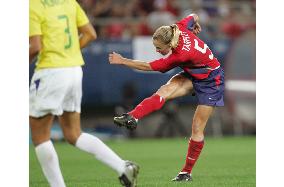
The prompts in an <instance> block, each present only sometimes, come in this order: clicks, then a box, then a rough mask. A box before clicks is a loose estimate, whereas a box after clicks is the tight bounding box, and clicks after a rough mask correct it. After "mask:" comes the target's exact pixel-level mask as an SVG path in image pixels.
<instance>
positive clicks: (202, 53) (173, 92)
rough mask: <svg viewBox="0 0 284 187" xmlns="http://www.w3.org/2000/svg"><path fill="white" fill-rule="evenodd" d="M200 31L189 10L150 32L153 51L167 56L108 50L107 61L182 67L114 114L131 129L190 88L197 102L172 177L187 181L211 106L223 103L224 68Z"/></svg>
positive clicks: (151, 68) (163, 68) (137, 66)
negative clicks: (136, 56)
mask: <svg viewBox="0 0 284 187" xmlns="http://www.w3.org/2000/svg"><path fill="white" fill-rule="evenodd" d="M200 32H201V27H200V25H199V23H198V16H197V15H196V14H191V15H189V16H187V17H186V18H184V19H182V20H180V21H179V22H177V23H176V24H173V25H171V26H162V27H160V28H158V29H157V30H156V31H155V33H154V35H153V44H154V46H155V47H156V51H157V52H159V53H161V54H162V55H167V54H168V53H170V52H171V54H169V56H167V57H165V58H161V59H158V60H155V61H152V62H149V63H147V62H143V61H139V60H132V59H127V58H123V57H122V56H121V55H119V54H117V53H111V54H109V62H110V64H122V65H125V66H128V67H130V68H133V69H138V70H143V71H160V72H162V73H163V72H166V71H168V70H170V69H173V68H175V67H180V68H182V69H183V71H182V72H181V73H179V74H177V75H174V76H173V77H172V78H171V79H170V80H169V81H168V82H167V84H165V85H163V86H161V87H160V89H158V91H157V92H156V93H154V94H153V95H152V96H150V97H148V98H146V99H144V100H143V101H142V102H141V103H140V104H139V105H137V106H136V107H135V108H134V109H133V110H132V111H130V112H128V113H127V114H123V115H122V116H119V117H115V118H114V122H115V123H116V124H117V125H118V126H125V127H126V128H128V129H132V130H133V129H135V128H136V127H137V123H138V120H139V119H141V118H143V117H144V116H146V115H148V114H150V113H151V112H153V111H156V110H159V109H161V107H162V106H163V105H164V103H165V102H166V101H168V100H171V99H175V98H177V97H181V96H184V95H186V94H188V93H190V92H191V91H194V92H195V94H196V96H197V99H198V106H197V108H196V111H195V114H194V116H193V120H192V134H191V137H190V139H189V144H188V150H187V155H186V160H185V165H184V167H183V168H182V170H181V171H180V172H179V174H178V175H177V176H176V177H175V178H174V179H173V181H191V180H192V176H191V171H192V168H193V166H194V164H195V162H196V161H197V159H198V157H199V155H200V153H201V151H202V148H203V146H204V129H205V126H206V123H207V120H208V119H209V117H210V115H211V113H212V111H213V109H214V107H215V106H224V102H223V95H224V72H223V70H222V68H221V67H220V63H219V62H218V60H217V59H216V58H215V57H214V55H213V54H212V52H211V51H210V49H209V48H208V46H207V45H206V44H205V43H204V42H203V41H202V40H200V39H199V38H198V37H197V36H196V34H198V33H200Z"/></svg>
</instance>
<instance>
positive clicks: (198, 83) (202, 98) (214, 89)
mask: <svg viewBox="0 0 284 187" xmlns="http://www.w3.org/2000/svg"><path fill="white" fill-rule="evenodd" d="M179 74H180V75H183V76H185V77H187V78H189V79H190V80H191V81H192V84H193V89H194V91H195V94H196V97H197V100H198V104H199V105H209V106H224V89H225V81H224V70H223V69H222V68H221V67H220V68H218V69H216V70H213V71H212V72H210V74H209V76H208V77H207V78H206V79H202V80H198V79H195V78H194V77H192V76H191V75H190V74H189V73H187V72H184V71H183V72H180V73H179Z"/></svg>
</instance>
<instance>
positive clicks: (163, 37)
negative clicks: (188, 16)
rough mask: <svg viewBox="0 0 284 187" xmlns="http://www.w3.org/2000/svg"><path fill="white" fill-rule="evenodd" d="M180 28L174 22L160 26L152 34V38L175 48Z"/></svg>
mask: <svg viewBox="0 0 284 187" xmlns="http://www.w3.org/2000/svg"><path fill="white" fill-rule="evenodd" d="M180 33H181V32H180V30H179V28H178V26H177V25H176V24H173V25H171V26H161V27H159V28H158V29H157V30H156V31H155V33H154V34H153V40H159V41H161V42H163V43H164V44H166V45H170V46H171V47H172V48H176V47H177V45H178V40H179V36H180Z"/></svg>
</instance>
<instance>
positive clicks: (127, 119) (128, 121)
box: [113, 114, 137, 130]
mask: <svg viewBox="0 0 284 187" xmlns="http://www.w3.org/2000/svg"><path fill="white" fill-rule="evenodd" d="M113 121H114V123H115V124H116V125H117V126H119V127H123V126H124V127H126V128H127V129H129V130H134V129H136V128H137V121H136V119H135V118H134V117H132V116H131V115H129V114H122V115H121V116H118V117H114V118H113Z"/></svg>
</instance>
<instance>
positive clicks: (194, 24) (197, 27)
mask: <svg viewBox="0 0 284 187" xmlns="http://www.w3.org/2000/svg"><path fill="white" fill-rule="evenodd" d="M189 16H192V17H193V20H192V21H193V22H192V23H191V26H190V27H191V28H192V32H193V34H195V35H196V34H199V33H200V32H201V30H202V29H201V26H200V24H199V17H198V16H197V14H194V13H193V14H190V15H189Z"/></svg>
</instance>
